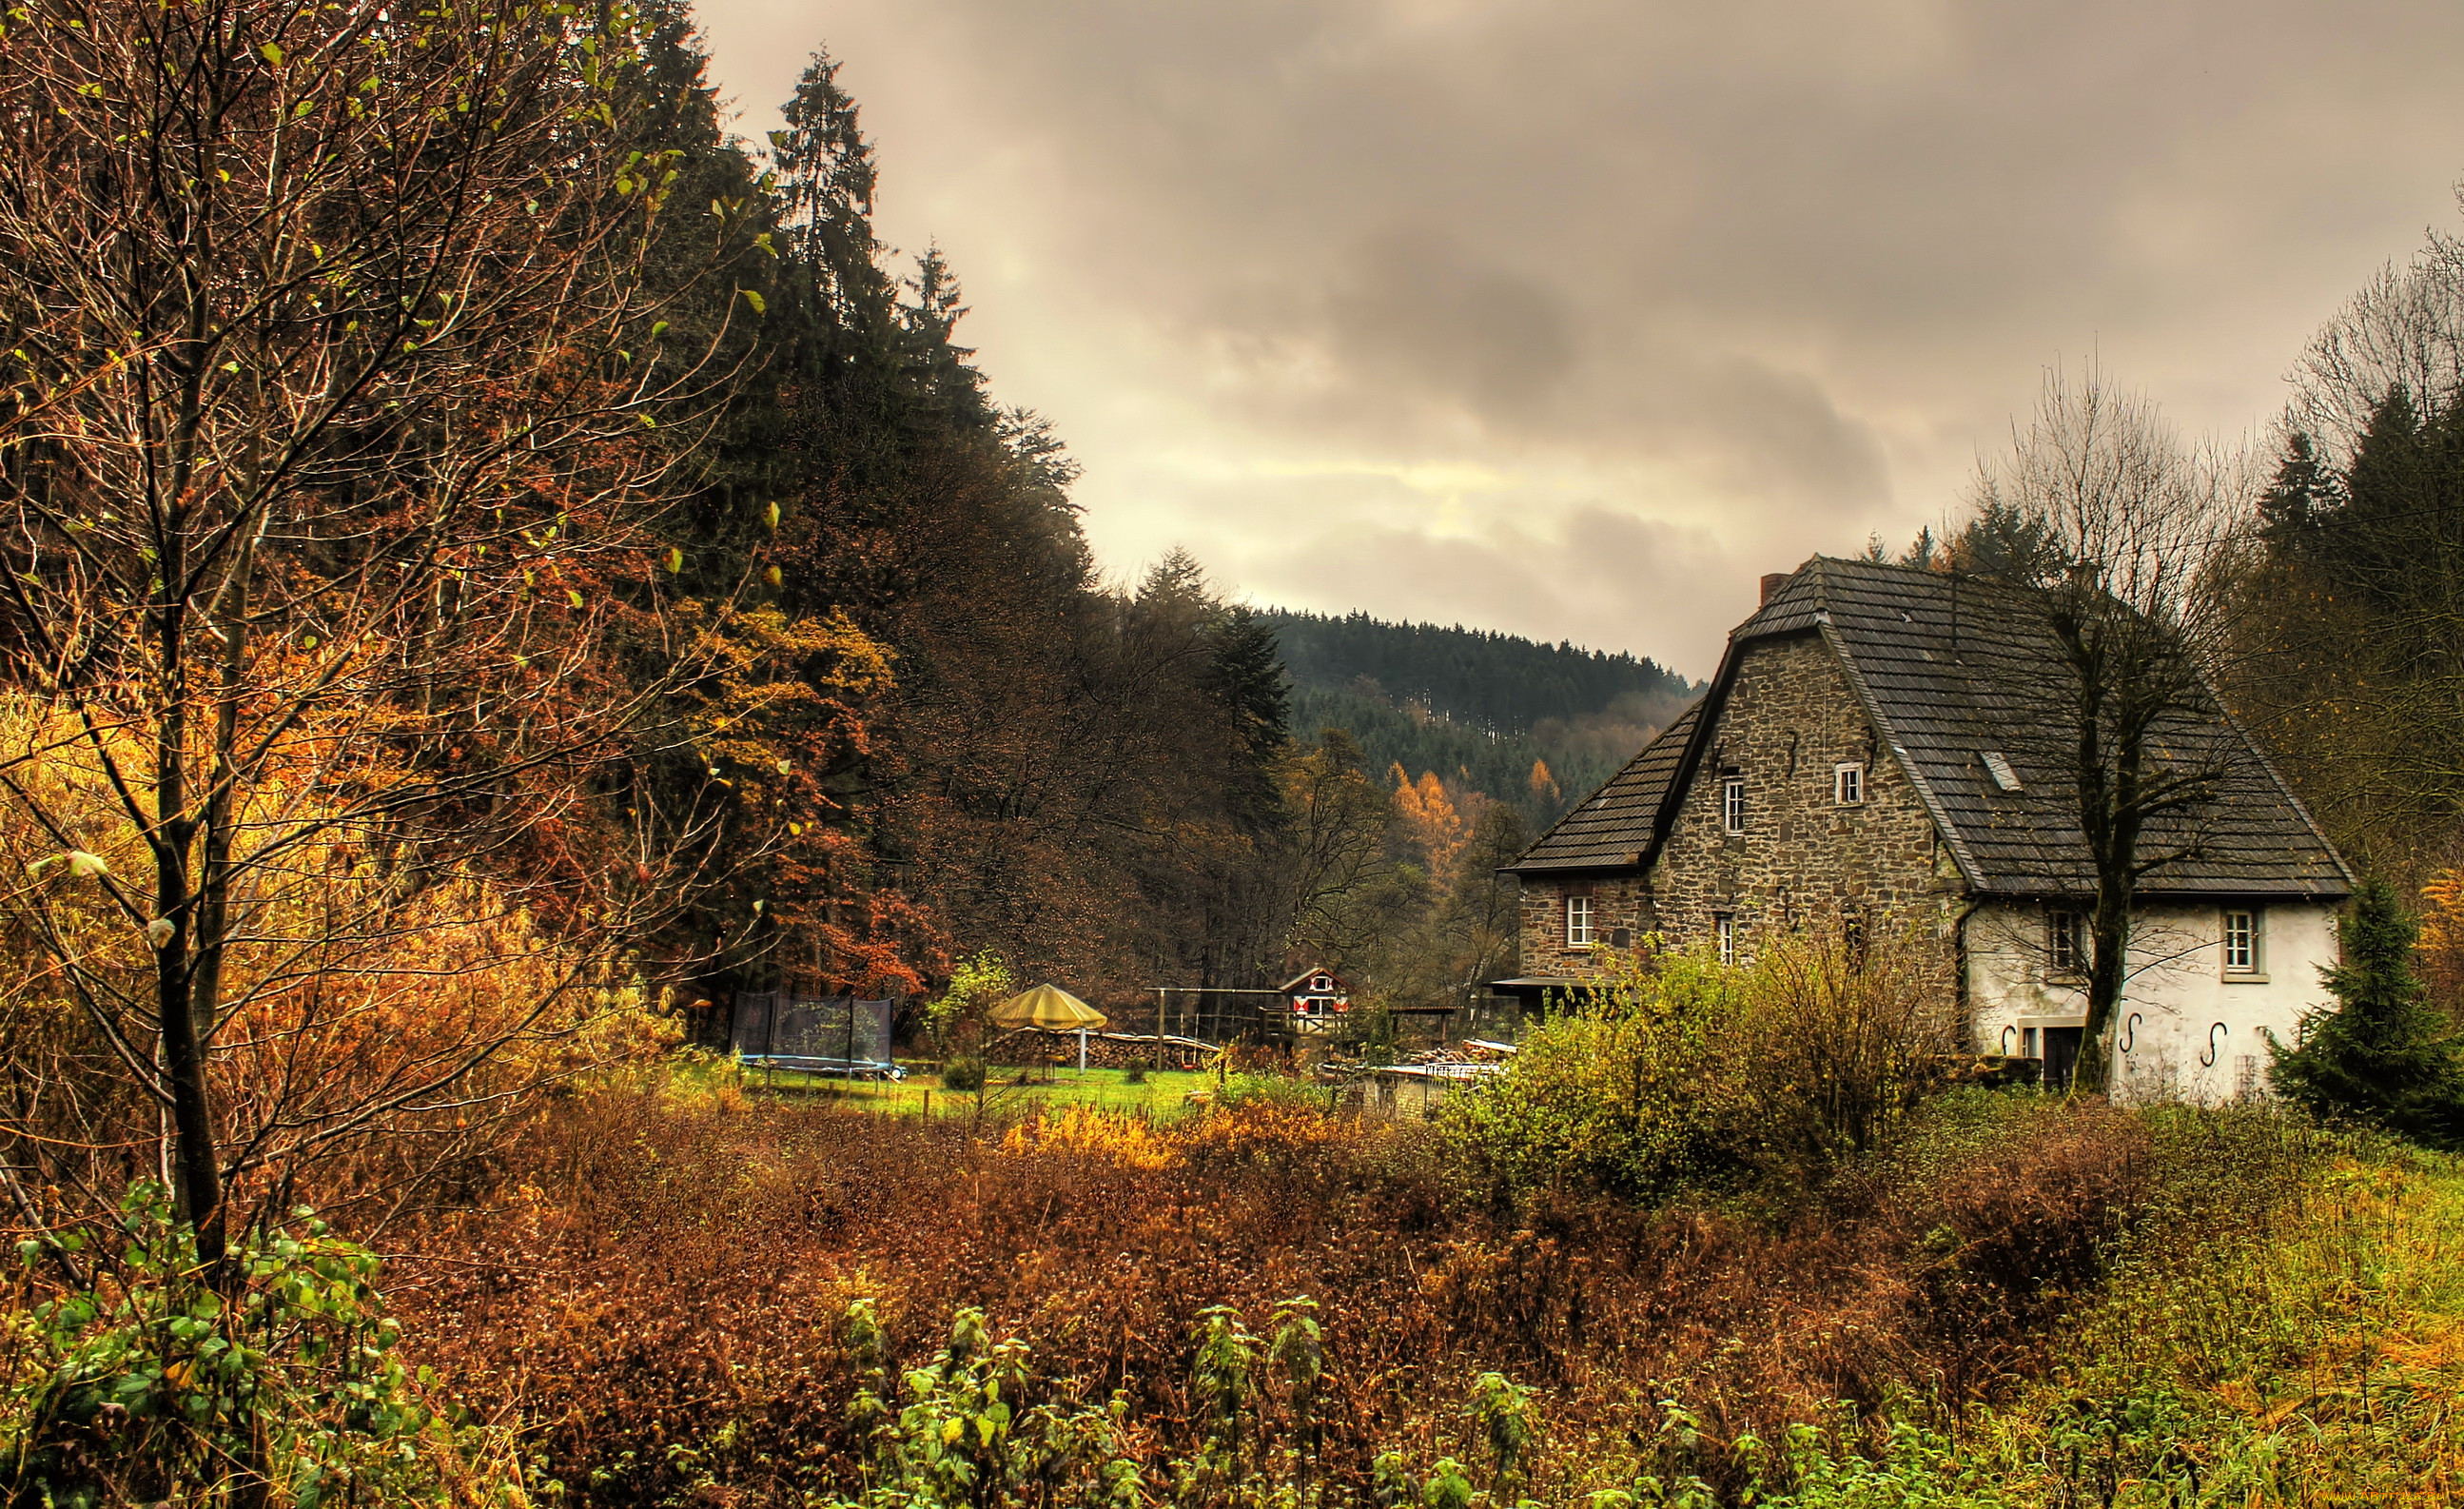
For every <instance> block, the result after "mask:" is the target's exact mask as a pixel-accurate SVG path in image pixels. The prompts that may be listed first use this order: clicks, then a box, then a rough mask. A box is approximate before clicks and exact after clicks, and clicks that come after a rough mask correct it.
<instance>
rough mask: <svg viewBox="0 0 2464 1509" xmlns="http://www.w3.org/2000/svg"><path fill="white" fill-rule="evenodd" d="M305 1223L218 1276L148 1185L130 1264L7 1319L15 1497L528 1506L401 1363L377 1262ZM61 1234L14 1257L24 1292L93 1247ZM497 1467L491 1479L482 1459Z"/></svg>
mask: <svg viewBox="0 0 2464 1509" xmlns="http://www.w3.org/2000/svg"><path fill="white" fill-rule="evenodd" d="M298 1215H299V1217H300V1219H301V1221H302V1222H303V1223H304V1224H303V1226H302V1228H301V1231H302V1232H303V1233H304V1234H300V1235H293V1234H292V1233H291V1232H285V1231H276V1232H272V1233H271V1234H269V1235H266V1236H263V1237H261V1238H256V1239H253V1240H251V1241H248V1242H245V1243H242V1244H240V1245H238V1246H237V1247H236V1248H235V1250H234V1251H233V1252H232V1254H231V1256H230V1258H229V1261H228V1265H227V1267H226V1268H225V1270H224V1271H223V1272H221V1273H220V1274H216V1273H214V1272H212V1271H210V1270H209V1269H208V1268H207V1267H206V1266H205V1265H203V1264H201V1263H200V1262H199V1261H198V1259H197V1252H196V1240H195V1232H193V1231H192V1230H191V1229H189V1228H188V1227H187V1226H185V1225H183V1224H181V1223H178V1222H176V1221H174V1220H173V1219H172V1218H171V1216H170V1213H169V1211H168V1209H166V1207H165V1205H164V1203H163V1200H162V1197H161V1193H160V1191H159V1190H157V1189H155V1188H154V1187H152V1186H140V1187H137V1188H136V1189H135V1190H133V1191H132V1192H131V1193H130V1195H129V1196H128V1198H127V1200H126V1202H125V1203H124V1204H123V1206H122V1208H121V1217H120V1225H121V1237H122V1238H123V1240H124V1243H125V1246H124V1249H123V1251H122V1252H121V1253H120V1254H117V1258H116V1260H115V1261H109V1262H108V1263H107V1264H106V1265H103V1267H104V1271H103V1272H102V1273H101V1274H100V1275H99V1276H94V1277H93V1278H91V1279H90V1280H89V1281H86V1282H83V1283H81V1284H79V1285H77V1286H75V1287H72V1288H71V1289H69V1290H67V1291H66V1292H62V1293H58V1294H56V1295H55V1297H53V1298H48V1299H44V1300H43V1301H41V1302H39V1303H36V1304H33V1305H31V1306H23V1307H18V1308H12V1309H11V1310H10V1311H8V1312H7V1314H6V1316H5V1318H0V1319H5V1325H6V1333H5V1340H0V1349H5V1352H4V1353H0V1355H5V1358H6V1367H7V1370H6V1374H5V1389H6V1393H5V1399H6V1412H5V1415H0V1470H5V1471H6V1473H7V1474H8V1477H9V1490H10V1492H9V1501H10V1502H11V1503H35V1504H45V1505H52V1506H58V1509H66V1506H70V1505H78V1506H96V1505H103V1504H118V1503H150V1502H157V1501H161V1500H165V1499H173V1500H176V1501H178V1502H181V1503H209V1504H222V1503H253V1502H263V1501H267V1500H269V1499H271V1500H272V1501H275V1502H282V1503H289V1504H292V1505H295V1506H297V1509H318V1506H326V1505H344V1504H383V1505H397V1504H446V1503H466V1502H471V1501H473V1499H479V1500H483V1501H484V1500H489V1499H496V1500H501V1501H506V1502H518V1501H519V1500H520V1474H519V1471H518V1469H517V1468H514V1467H512V1466H511V1465H510V1464H508V1463H507V1462H505V1461H504V1459H503V1457H504V1453H503V1443H502V1442H501V1441H498V1440H495V1439H494V1438H493V1437H490V1436H487V1435H485V1434H484V1433H482V1432H480V1431H473V1430H468V1429H457V1428H455V1427H454V1426H453V1425H452V1424H451V1422H449V1421H447V1420H446V1419H444V1418H443V1417H441V1416H440V1415H439V1414H438V1413H436V1412H435V1411H434V1410H432V1409H430V1408H429V1404H428V1403H427V1401H426V1399H425V1398H424V1397H423V1392H422V1389H421V1387H419V1385H418V1383H417V1382H416V1381H415V1380H414V1379H413V1378H412V1377H411V1375H410V1373H409V1371H408V1369H407V1368H406V1367H405V1366H404V1365H403V1364H402V1362H401V1361H400V1360H399V1359H398V1358H397V1357H396V1356H395V1354H394V1343H395V1326H394V1323H393V1322H392V1321H391V1320H386V1319H385V1318H384V1315H383V1301H382V1299H381V1298H379V1296H378V1294H377V1291H376V1289H375V1286H374V1285H375V1279H376V1275H377V1259H376V1256H375V1254H371V1253H369V1252H367V1251H366V1250H365V1249H363V1248H360V1247H355V1246H353V1245H351V1244H350V1243H348V1242H344V1241H342V1240H341V1239H339V1238H337V1237H334V1236H332V1235H330V1234H328V1232H326V1230H325V1228H324V1226H323V1225H322V1224H321V1223H319V1222H317V1221H315V1220H313V1219H310V1218H309V1217H308V1213H307V1212H306V1211H305V1210H302V1211H299V1212H298ZM57 1240H58V1248H57V1250H53V1249H48V1248H47V1247H46V1246H45V1245H44V1244H43V1243H40V1242H36V1241H32V1240H29V1241H26V1242H21V1243H20V1244H19V1246H18V1257H19V1260H20V1262H21V1263H22V1264H24V1265H25V1267H26V1269H27V1271H28V1277H29V1279H31V1277H32V1276H33V1269H34V1267H35V1265H37V1264H40V1263H43V1262H45V1261H47V1260H53V1261H56V1260H58V1259H59V1257H60V1254H62V1253H67V1254H76V1253H77V1252H80V1251H82V1250H83V1244H82V1243H81V1242H79V1240H78V1239H77V1237H76V1236H75V1235H74V1234H66V1235H63V1236H61V1237H59V1238H58V1239H57ZM74 1262H75V1259H74V1255H72V1256H71V1257H70V1258H69V1260H68V1261H66V1262H61V1263H60V1266H61V1267H62V1268H63V1269H67V1268H71V1267H72V1266H73V1265H74ZM76 1271H77V1273H79V1274H80V1275H81V1276H82V1275H83V1274H84V1270H83V1269H81V1268H79V1269H77V1270H76ZM25 1292H26V1290H25V1289H24V1288H22V1287H21V1288H20V1290H19V1293H20V1294H23V1293H25ZM490 1455H493V1456H494V1457H495V1460H496V1467H495V1471H494V1472H493V1473H483V1472H477V1471H474V1470H473V1467H472V1466H471V1463H472V1461H473V1459H474V1458H477V1457H482V1456H490Z"/></svg>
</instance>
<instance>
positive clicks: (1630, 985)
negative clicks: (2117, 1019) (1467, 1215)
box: [1439, 932, 1949, 1200]
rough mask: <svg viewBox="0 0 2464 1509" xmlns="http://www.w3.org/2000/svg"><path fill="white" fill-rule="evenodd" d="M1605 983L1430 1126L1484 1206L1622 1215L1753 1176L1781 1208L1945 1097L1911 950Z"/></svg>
mask: <svg viewBox="0 0 2464 1509" xmlns="http://www.w3.org/2000/svg"><path fill="white" fill-rule="evenodd" d="M1756 942H1757V945H1758V946H1757V949H1756V958H1755V959H1754V961H1753V962H1752V963H1751V964H1750V965H1744V966H1737V967H1729V966H1725V965H1720V964H1719V963H1718V962H1717V961H1716V960H1715V959H1713V958H1712V957H1710V956H1709V955H1708V954H1707V953H1705V952H1696V953H1688V954H1678V955H1668V956H1662V957H1660V958H1657V959H1648V960H1640V961H1628V962H1624V963H1622V964H1620V965H1616V966H1613V967H1614V968H1615V970H1616V972H1613V973H1612V974H1611V975H1610V977H1609V980H1608V984H1607V988H1605V989H1603V990H1601V991H1599V992H1598V993H1597V994H1595V997H1594V998H1593V999H1592V1001H1591V1002H1589V1003H1587V1004H1584V1005H1582V1006H1579V1007H1576V1008H1575V1009H1573V1010H1564V1011H1559V1012H1557V1013H1555V1014H1552V1015H1551V1016H1549V1017H1547V1018H1546V1019H1544V1020H1542V1021H1541V1022H1540V1023H1539V1024H1538V1025H1537V1026H1534V1027H1532V1028H1530V1029H1529V1030H1528V1031H1527V1032H1526V1033H1525V1036H1524V1040H1523V1044H1522V1051H1521V1052H1520V1053H1519V1054H1516V1055H1515V1057H1514V1058H1513V1059H1512V1060H1511V1061H1510V1062H1509V1063H1508V1065H1507V1069H1506V1071H1505V1072H1504V1073H1503V1074H1499V1075H1495V1076H1490V1077H1489V1078H1487V1079H1485V1080H1482V1081H1479V1082H1477V1083H1476V1084H1473V1085H1471V1086H1467V1087H1465V1088H1464V1089H1463V1091H1460V1092H1458V1093H1457V1094H1456V1095H1454V1096H1452V1097H1450V1098H1448V1100H1447V1101H1446V1102H1445V1105H1444V1107H1443V1108H1442V1110H1441V1112H1440V1115H1439V1122H1440V1125H1441V1128H1442V1129H1443V1132H1444V1134H1445V1136H1446V1138H1447V1141H1448V1143H1449V1145H1450V1147H1451V1148H1452V1149H1453V1151H1454V1153H1455V1154H1456V1157H1457V1159H1458V1161H1459V1163H1460V1164H1461V1165H1462V1167H1463V1170H1464V1174H1465V1178H1466V1182H1467V1183H1469V1184H1470V1185H1471V1186H1472V1187H1475V1188H1478V1189H1481V1190H1483V1191H1485V1193H1487V1194H1488V1195H1489V1196H1490V1197H1492V1198H1505V1197H1510V1196H1513V1195H1516V1194H1519V1193H1521V1192H1524V1191H1527V1190H1529V1189H1532V1188H1535V1187H1540V1186H1543V1185H1549V1184H1553V1183H1560V1182H1562V1183H1567V1184H1571V1185H1574V1186H1577V1187H1589V1188H1596V1189H1605V1190H1608V1191H1610V1192H1612V1193H1616V1194H1619V1195H1623V1196H1625V1197H1627V1198H1630V1199H1638V1200H1647V1199H1656V1198H1661V1197H1664V1196H1666V1195H1668V1194H1670V1193H1672V1192H1674V1191H1675V1190H1676V1189H1678V1188H1679V1187H1687V1186H1700V1185H1711V1186H1725V1185H1733V1184H1735V1183H1736V1182H1738V1181H1739V1180H1741V1179H1744V1178H1746V1177H1748V1176H1752V1177H1754V1178H1757V1179H1759V1180H1761V1181H1762V1182H1763V1184H1764V1186H1765V1187H1769V1188H1771V1189H1773V1190H1776V1191H1781V1192H1785V1191H1788V1190H1791V1189H1794V1188H1799V1187H1805V1186H1808V1185H1811V1184H1813V1183H1814V1182H1815V1181H1817V1180H1818V1179H1819V1178H1820V1177H1821V1176H1822V1175H1824V1174H1825V1173H1827V1172H1828V1171H1829V1170H1830V1169H1831V1168H1833V1167H1834V1166H1835V1165H1837V1164H1839V1163H1840V1162H1842V1161H1844V1160H1847V1159H1852V1158H1857V1157H1861V1156H1863V1155H1866V1154H1870V1153H1873V1152H1877V1151H1880V1150H1881V1149H1883V1148H1885V1147H1888V1146H1890V1145H1891V1144H1892V1143H1895V1142H1896V1141H1897V1140H1898V1139H1899V1138H1900V1137H1901V1136H1902V1135H1903V1133H1904V1132H1905V1130H1906V1129H1907V1127H1908V1126H1909V1125H1911V1124H1912V1122H1913V1119H1914V1118H1915V1116H1916V1113H1917V1111H1918V1108H1919V1107H1920V1106H1921V1105H1922V1104H1923V1103H1924V1102H1925V1098H1927V1097H1928V1096H1929V1095H1931V1094H1932V1093H1933V1092H1934V1091H1935V1089H1936V1088H1937V1087H1938V1086H1940V1085H1941V1084H1942V1083H1943V1082H1944V1077H1945V1070H1946V1069H1947V1066H1948V1063H1949V1057H1948V1054H1947V1032H1946V1027H1945V1024H1946V1023H1947V1020H1948V1010H1947V1007H1948V1004H1949V1003H1948V1001H1947V996H1946V992H1945V991H1944V989H1943V988H1942V982H1941V981H1940V980H1938V979H1936V978H1934V976H1933V975H1932V974H1931V973H1930V972H1929V971H1928V969H1927V967H1926V964H1925V960H1926V955H1925V954H1924V953H1923V952H1922V951H1921V950H1918V949H1916V948H1912V947H1904V946H1894V945H1891V944H1887V943H1872V944H1860V943H1856V942H1854V941H1852V940H1850V939H1848V938H1846V937H1843V936H1842V935H1840V934H1837V933H1823V932H1808V933H1792V934H1781V935H1778V936H1773V937H1765V938H1761V939H1758V940H1757V941H1756Z"/></svg>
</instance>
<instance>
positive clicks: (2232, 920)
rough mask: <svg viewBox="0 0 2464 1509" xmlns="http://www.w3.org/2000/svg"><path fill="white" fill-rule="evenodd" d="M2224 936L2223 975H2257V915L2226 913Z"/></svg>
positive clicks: (2253, 913) (2250, 913) (2252, 913)
mask: <svg viewBox="0 0 2464 1509" xmlns="http://www.w3.org/2000/svg"><path fill="white" fill-rule="evenodd" d="M2224 935H2225V938H2224V942H2225V973H2227V974H2256V973H2258V964H2259V956H2258V914H2257V913H2256V912H2227V913H2226V914H2225V925H2224Z"/></svg>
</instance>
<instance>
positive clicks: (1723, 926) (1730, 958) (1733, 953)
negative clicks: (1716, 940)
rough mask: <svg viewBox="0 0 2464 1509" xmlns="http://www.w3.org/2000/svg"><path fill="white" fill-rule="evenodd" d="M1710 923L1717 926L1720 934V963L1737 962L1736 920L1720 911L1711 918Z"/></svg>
mask: <svg viewBox="0 0 2464 1509" xmlns="http://www.w3.org/2000/svg"><path fill="white" fill-rule="evenodd" d="M1711 925H1712V926H1713V927H1715V928H1717V929H1718V930H1719V934H1720V963H1722V964H1724V965H1732V964H1735V963H1736V962H1737V920H1736V919H1735V918H1733V917H1730V916H1729V915H1728V914H1727V913H1726V912H1722V913H1721V914H1720V915H1719V916H1717V917H1715V918H1713V919H1711Z"/></svg>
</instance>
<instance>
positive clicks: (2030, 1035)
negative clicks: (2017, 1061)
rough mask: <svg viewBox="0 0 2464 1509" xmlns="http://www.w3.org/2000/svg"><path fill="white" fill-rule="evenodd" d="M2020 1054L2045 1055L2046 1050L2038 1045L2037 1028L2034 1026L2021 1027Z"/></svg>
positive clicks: (2024, 1055) (2034, 1056)
mask: <svg viewBox="0 0 2464 1509" xmlns="http://www.w3.org/2000/svg"><path fill="white" fill-rule="evenodd" d="M2019 1056H2020V1057H2022V1058H2042V1057H2044V1056H2045V1051H2044V1050H2043V1049H2042V1048H2040V1047H2038V1046H2037V1045H2036V1030H2035V1028H2033V1027H2023V1028H2021V1029H2019Z"/></svg>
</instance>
